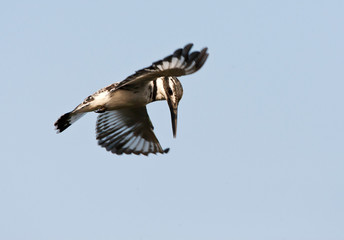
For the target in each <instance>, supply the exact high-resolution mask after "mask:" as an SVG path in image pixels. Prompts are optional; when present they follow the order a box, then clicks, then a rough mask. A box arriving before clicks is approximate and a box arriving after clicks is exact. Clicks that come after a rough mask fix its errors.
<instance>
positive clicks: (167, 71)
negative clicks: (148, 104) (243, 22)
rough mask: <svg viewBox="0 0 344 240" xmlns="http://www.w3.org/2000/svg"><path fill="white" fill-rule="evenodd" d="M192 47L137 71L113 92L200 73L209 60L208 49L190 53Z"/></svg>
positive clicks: (188, 45)
mask: <svg viewBox="0 0 344 240" xmlns="http://www.w3.org/2000/svg"><path fill="white" fill-rule="evenodd" d="M192 46H193V44H192V43H190V44H187V45H186V46H185V47H184V48H180V49H177V50H176V51H175V52H174V53H173V54H172V55H169V56H167V57H165V58H164V59H163V60H159V61H157V62H154V63H153V64H152V65H151V66H149V67H146V68H144V69H141V70H139V71H137V72H136V73H134V74H133V75H131V76H129V77H127V78H126V79H125V80H123V81H122V82H120V83H118V85H117V86H116V88H114V89H113V90H117V89H119V88H123V87H124V86H127V85H132V84H134V85H136V84H145V83H146V82H147V81H151V80H154V79H155V78H157V77H164V76H165V77H169V76H175V77H178V76H183V75H188V74H191V73H194V72H196V71H198V70H199V69H200V68H201V67H202V66H203V64H204V62H205V61H206V60H207V57H208V55H209V54H208V53H207V50H208V49H207V48H203V49H202V50H201V51H200V52H198V51H195V52H192V53H189V52H190V49H191V47H192Z"/></svg>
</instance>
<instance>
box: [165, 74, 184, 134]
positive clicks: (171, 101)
mask: <svg viewBox="0 0 344 240" xmlns="http://www.w3.org/2000/svg"><path fill="white" fill-rule="evenodd" d="M163 83H164V84H163V85H164V90H165V95H166V100H167V103H168V106H169V107H170V112H171V120H172V131H173V137H176V135H177V116H178V104H179V101H180V100H181V99H182V97H183V87H182V84H181V83H180V82H179V80H178V79H177V78H176V77H165V78H164V81H163Z"/></svg>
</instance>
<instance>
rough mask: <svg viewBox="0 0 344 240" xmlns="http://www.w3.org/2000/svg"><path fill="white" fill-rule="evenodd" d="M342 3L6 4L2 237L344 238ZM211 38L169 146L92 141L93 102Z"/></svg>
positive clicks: (159, 108) (165, 120) (159, 110)
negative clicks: (126, 149) (112, 149)
mask: <svg viewBox="0 0 344 240" xmlns="http://www.w3.org/2000/svg"><path fill="white" fill-rule="evenodd" d="M343 12H344V3H343V1H287V2H286V1H249V0H248V1H203V2H200V1H173V2H161V1H121V2H117V1H98V2H95V1H94V2H92V1H58V2H52V1H3V2H2V3H0V30H1V38H0V55H1V57H0V78H1V90H2V91H1V94H0V99H1V102H2V118H1V120H0V122H1V124H0V126H1V133H2V138H1V140H0V146H1V151H0V158H1V160H0V196H1V197H0V226H1V227H0V228H1V231H0V238H1V239H35V240H37V239H123V240H126V239H165V240H170V239H171V240H172V239H199V240H203V239H204V240H205V239H220V240H221V239H243V240H245V239H264V240H267V239H293V240H296V239H312V240H314V239H343V238H344V231H343V226H344V204H343V202H344V177H343V171H344V148H343V142H344V137H343V135H344V134H343V133H344V128H343V122H344V113H343V102H344V96H343V88H344V81H343V80H344V73H343V63H344V47H343V42H344V31H343V29H344V15H343ZM189 42H193V43H194V44H195V45H194V49H196V50H199V49H201V48H202V47H205V46H207V47H208V48H209V53H210V56H209V59H208V60H207V62H206V63H205V65H204V67H203V68H202V69H201V70H200V71H199V72H197V73H195V74H193V75H190V76H186V77H181V78H180V80H181V82H182V84H183V88H184V96H183V99H182V101H181V102H180V107H179V118H178V132H177V138H176V139H173V137H172V129H171V126H170V115H169V110H168V106H167V103H166V102H158V103H153V104H150V105H149V107H148V111H149V114H150V117H151V120H152V122H153V125H154V127H155V133H156V135H157V137H158V138H159V140H160V143H161V145H162V147H163V148H166V147H170V148H171V150H170V152H169V154H167V155H156V156H154V155H152V156H149V157H137V156H117V155H112V154H110V153H108V152H106V151H105V150H104V149H102V148H101V147H99V146H97V143H96V140H95V130H94V128H95V120H96V114H94V113H91V114H88V115H87V116H86V117H84V118H83V119H80V120H79V121H78V122H77V123H76V124H75V125H73V126H72V127H71V128H70V129H68V130H67V131H65V132H63V134H59V135H57V134H56V133H55V131H54V127H53V123H54V122H55V121H56V119H57V118H58V117H59V116H60V115H61V114H63V113H65V112H67V111H70V110H72V109H73V108H74V107H75V106H76V105H77V104H79V103H80V102H81V101H82V100H83V99H84V98H85V97H87V96H88V95H89V94H91V93H93V92H94V91H96V90H98V89H100V88H102V87H104V86H107V85H109V84H111V83H113V82H118V81H121V80H123V79H125V78H126V77H127V76H128V75H130V74H132V73H134V71H136V70H138V69H141V68H143V67H146V66H148V65H150V64H151V63H152V62H154V61H156V60H159V59H161V58H163V57H165V56H167V55H168V54H170V53H172V52H173V51H174V50H175V49H177V48H180V47H183V46H184V45H185V44H187V43H189Z"/></svg>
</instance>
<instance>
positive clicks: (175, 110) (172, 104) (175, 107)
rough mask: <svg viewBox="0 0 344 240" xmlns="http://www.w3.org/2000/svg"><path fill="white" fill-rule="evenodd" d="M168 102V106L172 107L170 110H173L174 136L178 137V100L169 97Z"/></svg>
mask: <svg viewBox="0 0 344 240" xmlns="http://www.w3.org/2000/svg"><path fill="white" fill-rule="evenodd" d="M167 102H168V106H169V107H170V112H171V121H172V131H173V137H176V135H177V116H178V102H177V101H173V100H172V99H171V98H168V100H167Z"/></svg>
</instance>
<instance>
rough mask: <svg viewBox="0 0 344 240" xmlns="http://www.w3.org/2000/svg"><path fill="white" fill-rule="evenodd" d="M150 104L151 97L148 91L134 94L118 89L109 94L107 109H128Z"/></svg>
mask: <svg viewBox="0 0 344 240" xmlns="http://www.w3.org/2000/svg"><path fill="white" fill-rule="evenodd" d="M148 102H149V95H148V93H147V92H146V91H142V92H140V91H139V92H133V91H128V90H122V89H118V90H116V91H114V92H112V93H109V96H108V101H107V102H106V104H105V107H106V109H108V110H116V109H121V108H127V107H139V106H145V105H146V104H147V103H148Z"/></svg>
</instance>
